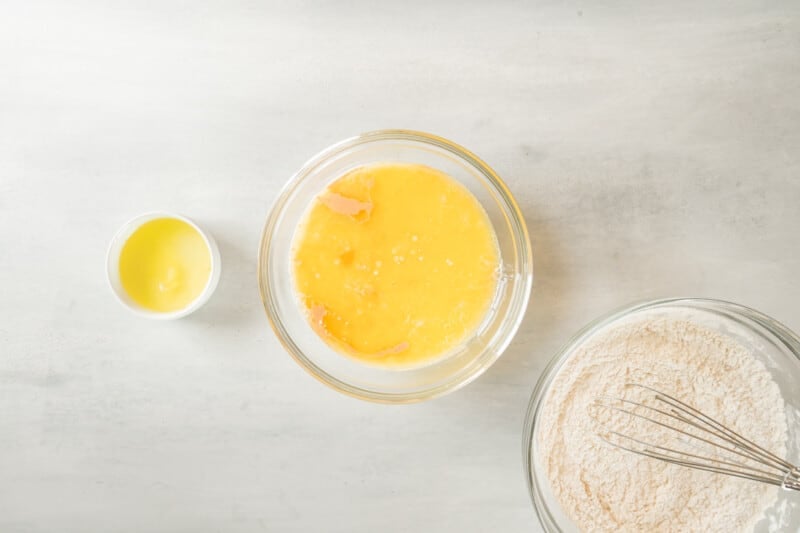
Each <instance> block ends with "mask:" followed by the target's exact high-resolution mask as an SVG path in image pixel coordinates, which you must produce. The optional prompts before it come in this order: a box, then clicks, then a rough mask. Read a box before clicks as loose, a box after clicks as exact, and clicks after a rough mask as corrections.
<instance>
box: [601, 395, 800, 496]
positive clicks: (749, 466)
mask: <svg viewBox="0 0 800 533" xmlns="http://www.w3.org/2000/svg"><path fill="white" fill-rule="evenodd" d="M625 386H626V387H638V388H640V389H642V390H643V391H644V392H645V393H646V398H645V400H644V401H647V402H649V403H650V404H651V405H648V404H646V403H643V402H638V401H632V400H628V399H624V398H615V397H610V396H600V397H597V398H595V401H594V403H593V404H591V406H590V408H591V409H592V410H595V413H594V414H595V420H598V418H599V417H600V414H601V413H602V411H603V410H608V411H607V412H606V416H620V415H615V414H614V413H620V414H621V415H622V416H625V417H630V419H629V420H628V422H630V424H639V423H643V424H645V427H649V428H651V429H652V430H653V431H652V433H659V434H662V435H671V436H672V437H675V439H676V443H677V444H678V445H679V446H680V447H678V446H674V447H668V446H663V445H659V444H654V443H651V442H647V441H646V440H642V439H639V438H635V437H633V436H630V435H624V434H622V433H620V432H618V431H614V430H611V429H607V428H604V429H603V432H602V433H600V434H599V436H600V438H602V439H603V440H604V441H606V442H607V443H608V444H611V445H612V446H615V447H617V448H620V449H623V450H626V451H629V452H633V453H635V454H638V455H643V456H646V457H651V458H653V459H658V460H660V461H666V462H668V463H672V464H675V465H680V466H685V467H689V468H696V469H699V470H706V471H708V472H716V473H719V474H726V475H729V476H735V477H740V478H744V479H751V480H753V481H760V482H762V483H769V484H771V485H777V486H779V487H783V488H784V489H787V490H797V491H800V469H798V467H797V466H795V465H793V464H791V463H789V462H788V461H786V460H784V459H782V458H780V457H778V456H777V455H775V454H774V453H771V452H769V451H768V450H765V449H764V448H762V447H761V446H759V445H757V444H756V443H754V442H753V441H751V440H749V439H746V438H745V437H743V436H741V435H739V434H738V433H736V432H735V431H733V430H731V429H729V428H727V427H725V426H724V425H722V424H721V423H719V422H717V421H716V420H714V419H713V418H711V417H710V416H708V415H706V414H704V413H702V412H700V411H698V410H697V409H695V408H694V407H692V406H690V405H688V404H686V403H684V402H682V401H680V400H678V399H677V398H674V397H672V396H670V395H669V394H664V393H663V392H659V391H657V390H655V389H653V388H651V387H648V386H646V385H640V384H638V383H627V384H626V385H625ZM598 421H599V420H598ZM640 421H641V422H640ZM600 423H601V425H602V422H600ZM658 428H663V429H658ZM664 430H666V432H665V431H664ZM662 444H664V443H663V442H662ZM709 445H710V446H712V448H711V449H709V448H708V446H709Z"/></svg>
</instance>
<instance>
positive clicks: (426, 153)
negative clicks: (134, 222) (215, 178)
mask: <svg viewBox="0 0 800 533" xmlns="http://www.w3.org/2000/svg"><path fill="white" fill-rule="evenodd" d="M381 162H399V163H416V164H423V165H427V166H429V167H433V168H435V169H437V170H440V171H442V172H444V173H446V174H448V175H449V176H451V177H452V178H454V179H456V180H458V181H459V182H460V183H461V184H463V185H464V186H466V187H467V188H468V189H469V190H470V192H472V194H474V195H475V197H476V198H477V199H478V201H479V202H480V203H481V205H482V206H483V208H484V209H485V211H486V213H487V215H488V216H489V220H490V221H491V223H492V226H493V227H494V231H495V234H496V235H497V242H498V246H499V249H500V257H501V263H500V265H499V268H498V273H497V275H498V283H497V289H496V292H495V295H494V299H493V301H492V304H491V306H490V309H489V311H488V312H487V315H486V317H485V318H484V320H483V321H482V323H481V325H480V326H479V327H478V329H477V330H476V331H475V332H474V334H473V335H471V336H470V337H469V338H468V339H467V340H466V341H465V342H464V343H462V344H461V345H460V346H459V347H457V348H456V349H454V350H453V352H452V353H450V354H448V355H447V357H442V358H440V359H437V360H435V361H433V362H431V363H430V364H428V365H426V366H421V367H416V368H411V369H403V370H400V369H388V368H380V367H376V366H369V365H365V364H363V363H359V362H358V361H355V360H353V359H350V358H348V357H345V356H343V355H342V354H340V353H337V352H336V351H335V350H333V349H332V348H331V347H330V346H328V345H327V344H326V343H325V342H323V341H322V340H321V339H320V338H319V337H318V336H317V334H316V333H314V332H313V330H312V329H311V327H310V326H309V324H308V320H307V318H306V315H305V313H304V311H303V309H302V308H301V306H300V304H299V301H298V297H297V295H296V293H295V289H294V282H293V279H292V275H291V272H290V261H291V254H292V238H293V235H294V232H295V229H296V228H297V227H298V225H299V224H300V222H301V220H302V218H303V216H304V214H305V212H306V210H307V209H308V207H309V205H310V204H311V202H312V200H313V199H314V198H315V197H316V196H317V194H319V193H320V192H321V191H323V190H324V189H325V187H327V186H328V184H330V183H331V182H332V181H334V180H335V179H336V178H338V177H340V176H342V174H344V173H346V172H347V171H349V170H351V169H353V168H355V167H359V166H362V165H368V164H374V163H381ZM532 281H533V266H532V257H531V246H530V240H529V238H528V231H527V229H526V227H525V221H524V219H523V217H522V214H521V213H520V210H519V207H518V206H517V204H516V202H515V201H514V198H513V197H512V195H511V192H510V191H509V190H508V188H507V187H506V186H505V184H504V183H503V182H502V181H501V180H500V178H499V177H498V176H497V175H496V174H495V173H494V171H492V169H491V168H489V166H488V165H486V163H484V162H483V161H481V160H480V159H478V158H477V157H476V156H475V155H474V154H472V153H471V152H469V151H467V150H465V149H464V148H462V147H460V146H458V145H456V144H454V143H452V142H450V141H448V140H446V139H443V138H441V137H436V136H434V135H429V134H427V133H420V132H413V131H405V130H384V131H375V132H372V133H366V134H364V135H360V136H358V137H354V138H352V139H347V140H345V141H342V142H340V143H338V144H336V145H334V146H331V147H330V148H328V149H326V150H324V151H323V152H321V153H319V154H317V155H316V156H315V157H314V158H312V159H311V160H310V161H309V162H308V163H306V164H305V165H304V166H303V168H301V169H300V171H299V172H297V174H295V175H294V177H293V178H292V179H291V180H290V181H289V183H288V184H287V185H286V187H285V188H284V189H283V191H282V192H281V194H280V196H279V197H278V199H277V201H276V203H275V205H274V207H273V209H272V212H271V213H270V215H269V217H268V218H267V223H266V226H265V228H264V233H263V236H262V239H261V247H260V250H259V258H258V284H259V288H260V291H261V298H262V301H263V302H264V308H265V309H266V311H267V316H268V317H269V320H270V323H271V324H272V327H273V329H274V330H275V333H276V334H277V335H278V338H279V339H280V341H281V343H282V344H283V345H284V347H285V348H286V350H287V351H288V352H289V354H290V355H291V356H292V357H294V359H295V360H296V361H297V362H298V363H299V364H300V365H301V366H302V367H303V368H305V369H306V370H307V371H308V372H309V373H310V374H311V375H312V376H314V377H315V378H317V379H319V380H320V381H322V382H323V383H325V384H326V385H329V386H331V387H333V388H334V389H336V390H338V391H340V392H343V393H346V394H349V395H352V396H355V397H357V398H361V399H365V400H372V401H378V402H387V403H389V402H391V403H404V402H414V401H420V400H426V399H429V398H433V397H436V396H440V395H442V394H445V393H447V392H450V391H453V390H455V389H458V388H459V387H462V386H464V385H466V384H467V383H469V382H471V381H472V380H474V379H475V378H477V377H478V376H479V375H480V374H481V373H483V372H484V371H485V370H486V369H487V368H488V367H489V366H490V365H491V364H492V363H494V361H496V360H497V358H498V357H500V355H501V354H502V353H503V351H504V350H505V348H506V347H507V346H508V344H509V343H510V342H511V339H512V337H513V336H514V334H515V333H516V331H517V328H519V325H520V323H521V321H522V318H523V315H524V313H525V308H526V307H527V304H528V298H529V296H530V291H531V284H532Z"/></svg>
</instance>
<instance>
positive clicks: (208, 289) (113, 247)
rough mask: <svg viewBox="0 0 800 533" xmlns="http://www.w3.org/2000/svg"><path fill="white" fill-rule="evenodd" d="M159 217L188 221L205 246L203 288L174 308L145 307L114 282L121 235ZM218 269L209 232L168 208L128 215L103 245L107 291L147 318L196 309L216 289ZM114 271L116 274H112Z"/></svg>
mask: <svg viewBox="0 0 800 533" xmlns="http://www.w3.org/2000/svg"><path fill="white" fill-rule="evenodd" d="M159 218H172V219H175V220H180V221H181V222H185V223H186V224H189V225H190V226H191V227H192V228H194V230H195V231H197V233H199V234H200V236H201V237H202V238H203V242H204V243H205V244H206V247H207V248H208V253H209V255H210V259H211V272H209V274H208V280H207V281H206V285H205V287H203V290H202V291H201V292H200V294H199V295H198V296H197V298H195V299H194V300H192V301H191V302H189V304H188V305H187V306H186V307H184V308H182V309H177V310H175V311H164V312H162V311H151V310H149V309H146V308H144V307H142V306H140V305H138V304H136V303H135V302H133V301H132V300H130V298H129V297H128V296H127V294H122V293H121V292H120V291H123V292H124V290H125V289H124V288H122V287H118V286H117V284H115V283H114V279H116V278H118V277H119V273H118V272H119V259H120V255H121V254H122V246H119V248H118V249H117V245H118V244H120V241H121V240H122V238H123V236H126V235H127V237H128V238H129V237H130V236H131V235H132V234H133V233H134V232H135V231H136V230H137V229H139V228H140V227H142V225H144V224H146V223H147V222H150V221H152V220H157V219H159ZM126 240H127V239H126ZM123 244H124V243H123ZM221 270H222V259H221V256H220V253H219V248H217V243H216V242H215V241H214V238H213V237H212V236H211V234H210V233H208V232H207V231H206V230H204V229H203V228H202V227H200V226H199V225H198V224H197V223H196V222H194V221H193V220H192V219H190V218H189V217H186V216H184V215H181V214H178V213H175V212H172V211H162V210H157V211H147V212H145V213H141V214H139V215H136V216H135V217H133V218H130V219H128V220H127V221H126V222H125V223H124V224H122V225H121V226H120V227H119V229H118V230H117V232H116V233H115V234H114V236H113V237H112V238H111V240H110V241H109V243H108V248H107V249H106V281H107V282H108V286H109V288H110V289H111V292H112V293H113V294H114V296H115V297H116V300H117V301H118V302H119V303H120V304H122V306H123V307H125V308H126V309H128V310H129V311H131V312H132V313H133V314H135V315H138V316H140V317H143V318H148V319H150V320H175V319H178V318H182V317H185V316H187V315H190V314H191V313H194V312H195V311H197V310H198V309H200V308H201V307H202V306H203V305H205V303H206V302H207V301H208V300H209V299H210V298H211V295H212V294H213V293H214V291H215V290H216V288H217V285H218V284H219V278H220V274H221ZM115 271H116V272H117V274H114V272H115Z"/></svg>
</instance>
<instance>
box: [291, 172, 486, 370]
mask: <svg viewBox="0 0 800 533" xmlns="http://www.w3.org/2000/svg"><path fill="white" fill-rule="evenodd" d="M498 264H499V252H498V248H497V241H496V238H495V235H494V231H493V229H492V226H491V223H490V222H489V219H488V217H487V216H486V213H485V212H484V210H483V208H482V207H481V205H480V204H479V203H478V201H477V200H476V198H475V197H474V196H473V195H472V194H471V193H470V192H469V191H468V190H467V189H466V188H465V187H464V186H462V185H461V184H460V183H458V182H456V181H455V180H454V179H453V178H451V177H449V176H447V175H446V174H444V173H442V172H439V171H437V170H434V169H432V168H429V167H426V166H422V165H410V164H394V163H385V164H378V165H372V166H365V167H359V168H357V169H355V170H353V171H351V172H349V173H347V174H345V175H344V176H343V177H341V178H339V179H338V180H337V181H335V182H334V183H332V184H331V185H330V186H329V187H328V189H327V190H326V191H324V192H323V193H321V194H320V195H319V196H318V197H317V199H316V200H315V201H314V203H313V205H312V206H311V207H310V209H309V211H308V213H306V216H305V220H304V222H303V224H302V225H301V226H300V228H299V229H298V231H297V234H296V235H295V240H294V257H293V270H294V279H295V284H296V289H297V291H298V292H299V294H300V297H301V301H302V303H303V304H304V305H305V307H306V310H307V313H308V317H309V320H310V322H311V325H312V327H313V328H314V330H315V331H316V332H317V333H318V334H319V335H320V336H322V337H323V338H324V339H325V340H326V341H327V342H328V343H329V344H331V345H332V346H334V347H335V348H336V349H338V350H339V351H340V352H343V353H345V354H347V355H350V356H352V357H354V358H357V359H359V360H362V361H366V362H369V363H372V364H381V365H390V366H413V365H417V364H420V363H424V362H426V361H429V360H431V359H433V358H436V357H437V356H440V355H442V354H444V353H446V352H447V351H448V350H450V349H452V348H454V347H455V346H457V345H458V344H459V343H461V342H462V341H463V340H465V338H466V337H468V336H469V335H470V333H472V332H473V331H474V330H475V329H476V328H477V326H478V325H479V324H480V322H481V320H482V319H483V317H484V316H485V315H486V312H487V310H488V308H489V305H490V303H491V301H492V298H493V295H494V292H495V287H496V284H497V276H496V269H497V267H498Z"/></svg>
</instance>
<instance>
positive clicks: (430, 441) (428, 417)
mask: <svg viewBox="0 0 800 533" xmlns="http://www.w3.org/2000/svg"><path fill="white" fill-rule="evenodd" d="M799 95H800V4H798V3H797V2H789V1H786V2H779V1H775V2H755V1H753V2H751V1H738V2H729V1H718V2H717V1H714V2H695V1H691V2H618V3H616V2H578V3H562V2H537V3H534V2H465V1H450V2H435V1H430V0H428V1H419V2H417V1H411V2H391V3H388V2H370V1H364V2H274V3H268V2H251V1H217V2H212V1H200V2H184V1H163V2H144V1H141V2H101V1H76V2H59V1H52V2H44V1H35V0H30V1H29V0H9V1H6V2H4V3H3V4H2V7H0V531H3V532H12V533H13V532H50V531H59V532H73V531H74V532H103V533H115V532H143V531H159V532H160V531H165V532H249V531H275V532H283V531H303V532H305V531H308V532H375V531H386V532H406V531H409V532H413V531H436V532H438V531H442V532H459V533H460V532H523V531H537V530H539V525H538V522H537V520H536V517H535V514H534V511H533V507H532V505H531V503H530V501H529V497H528V493H527V488H526V485H525V481H524V476H523V472H522V458H521V441H522V435H521V433H522V424H523V418H524V413H525V409H526V406H527V402H528V398H529V395H530V392H531V390H532V388H533V386H534V384H535V382H536V380H537V378H538V377H539V374H540V372H541V370H542V368H543V367H544V365H545V364H546V362H547V361H548V359H549V358H550V357H551V356H552V355H553V353H554V352H555V351H556V350H557V349H558V347H559V346H560V345H561V344H562V343H564V342H565V341H566V340H567V339H568V338H569V337H570V336H571V335H572V334H573V333H574V332H575V331H576V330H577V329H579V328H580V327H581V326H583V325H584V324H585V323H587V322H588V321H590V320H592V319H593V318H595V317H597V316H598V315H600V314H603V313H605V312H607V311H609V310H611V309H613V308H615V307H618V306H621V305H624V304H626V303H629V302H631V301H634V300H641V299H649V298H656V297H664V296H673V295H686V296H709V297H717V298H723V299H729V300H733V301H736V302H739V303H743V304H746V305H749V306H752V307H755V308H757V309H759V310H761V311H763V312H765V313H767V314H770V315H772V316H774V317H775V318H777V319H778V320H781V321H784V322H785V323H786V324H787V325H788V326H789V327H791V328H794V329H795V330H798V329H800V304H798V301H800V236H798V235H799V233H800V96H799ZM398 127H400V128H410V129H418V130H423V131H429V132H432V133H436V134H439V135H442V136H445V137H448V138H450V139H452V140H454V141H456V142H458V143H460V144H462V145H464V146H466V147H468V148H469V149H471V150H473V151H474V152H476V153H477V154H479V155H480V156H481V157H482V158H484V159H485V160H486V161H487V162H488V163H489V164H490V165H492V166H493V167H494V168H495V170H496V171H497V172H498V174H499V175H500V176H502V177H503V178H504V179H505V180H506V182H507V183H508V185H509V187H510V188H511V190H512V191H513V192H514V194H515V195H516V197H517V199H518V201H519V203H520V206H521V208H522V210H523V212H524V214H525V217H526V219H527V222H528V227H529V230H530V234H531V239H532V242H533V250H534V269H535V280H534V290H533V295H532V298H531V302H530V307H529V311H528V314H527V316H526V319H525V321H524V323H523V325H522V328H521V330H520V332H519V334H518V335H517V337H516V339H515V341H514V342H513V344H512V345H511V347H510V348H509V349H508V351H507V353H506V354H505V355H504V356H503V357H502V358H501V359H500V360H499V361H498V362H497V363H496V364H495V365H494V366H493V367H492V368H491V369H490V370H489V371H488V372H487V373H486V374H485V375H483V376H482V377H481V378H480V379H478V380H477V381H476V382H475V383H473V384H471V385H470V386H468V387H467V388H465V389H463V390H461V391H458V392H456V393H454V394H452V395H450V396H447V397H444V398H440V399H437V400H434V401H431V402H427V403H422V404H417V405H411V406H397V407H394V406H384V405H373V404H369V403H365V402H361V401H357V400H354V399H350V398H347V397H344V396H341V395H339V394H337V393H335V392H333V391H331V390H328V389H327V388H325V387H323V386H322V385H320V384H319V383H318V382H316V381H315V380H314V379H312V378H311V377H309V376H308V375H307V374H306V373H305V372H304V371H303V370H302V369H301V368H299V367H298V366H297V365H296V364H295V363H294V362H293V361H292V360H291V359H290V358H289V357H288V356H287V355H286V353H285V352H284V351H283V350H282V348H281V346H280V345H279V343H278V342H277V340H276V338H275V336H274V335H273V333H272V331H271V330H270V328H269V325H268V322H267V320H266V317H265V313H264V311H263V309H262V306H261V302H260V299H259V296H258V291H257V286H256V272H255V270H256V253H257V246H258V241H259V238H260V233H261V229H262V224H263V222H264V219H265V217H266V215H267V213H268V211H269V208H270V205H271V203H272V201H273V200H274V198H275V197H276V195H277V193H278V190H279V189H280V188H281V186H282V185H283V184H284V183H285V182H286V180H287V179H288V178H289V176H291V174H292V173H293V172H294V171H295V170H296V169H298V168H299V166H300V165H302V163H303V162H304V161H305V160H306V159H307V158H309V157H310V156H312V155H313V154H315V153H316V152H317V151H319V150H321V149H323V148H325V147H326V146H328V145H330V144H332V143H334V142H336V141H339V140H341V139H343V138H346V137H349V136H352V135H354V134H357V133H360V132H363V131H367V130H373V129H379V128H398ZM153 209H168V210H174V211H177V212H180V213H184V214H186V215H189V216H191V217H193V218H195V219H196V220H198V221H199V222H200V223H201V224H203V225H204V226H205V227H207V228H208V229H209V230H210V231H211V232H212V233H213V234H214V235H215V236H216V238H217V241H218V243H219V246H220V250H221V253H222V257H223V272H222V278H221V281H220V285H219V288H218V290H217V293H216V294H215V295H214V297H213V298H212V300H211V301H210V302H209V303H208V304H207V306H206V307H204V308H203V309H202V310H200V311H199V312H197V313H196V314H195V315H192V316H191V317H189V318H185V319H182V320H180V321H177V322H170V323H160V322H152V321H147V320H143V319H139V318H137V317H135V316H133V315H132V314H130V313H129V312H128V311H127V310H125V309H124V308H122V307H121V306H120V305H119V304H118V303H117V302H116V301H115V300H114V298H113V297H112V295H111V293H110V291H109V290H108V288H107V286H106V280H105V274H104V260H105V251H106V246H107V245H108V242H109V240H110V239H111V237H112V236H113V234H114V232H115V231H116V230H117V228H118V227H119V226H120V225H121V224H122V223H123V222H124V221H125V220H127V219H128V218H130V217H132V216H134V215H136V214H138V213H140V212H143V211H148V210H153Z"/></svg>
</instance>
